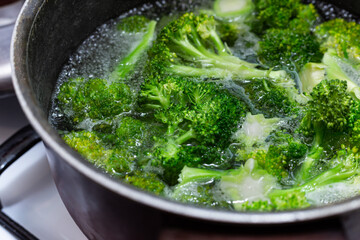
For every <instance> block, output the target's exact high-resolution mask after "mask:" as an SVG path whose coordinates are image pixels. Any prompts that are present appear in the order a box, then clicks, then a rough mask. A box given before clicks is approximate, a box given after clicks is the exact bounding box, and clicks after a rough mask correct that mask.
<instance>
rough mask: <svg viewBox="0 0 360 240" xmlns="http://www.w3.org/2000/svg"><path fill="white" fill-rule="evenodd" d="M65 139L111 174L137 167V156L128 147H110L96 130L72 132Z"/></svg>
mask: <svg viewBox="0 0 360 240" xmlns="http://www.w3.org/2000/svg"><path fill="white" fill-rule="evenodd" d="M63 139H64V141H65V142H66V143H67V144H68V145H69V146H70V147H72V148H73V149H75V150H76V151H77V152H79V154H80V155H82V156H83V157H84V158H85V159H87V160H88V161H89V162H91V163H93V164H95V165H96V166H98V167H100V168H102V169H104V170H105V171H107V172H108V173H110V174H115V175H124V174H127V173H130V172H132V171H133V170H134V169H135V165H136V162H135V161H136V157H135V156H134V155H133V154H131V153H130V152H129V151H127V150H126V149H110V148H108V147H107V146H106V144H105V143H104V142H103V141H102V140H101V138H100V137H99V136H98V135H97V134H96V133H95V132H88V131H79V132H70V133H68V134H65V135H64V136H63Z"/></svg>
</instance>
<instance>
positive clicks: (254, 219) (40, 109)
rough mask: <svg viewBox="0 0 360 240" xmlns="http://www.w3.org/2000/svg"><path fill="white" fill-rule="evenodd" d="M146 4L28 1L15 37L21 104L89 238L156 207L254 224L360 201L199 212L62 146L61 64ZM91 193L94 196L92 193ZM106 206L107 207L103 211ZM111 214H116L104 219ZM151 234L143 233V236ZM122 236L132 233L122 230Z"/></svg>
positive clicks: (137, 0)
mask: <svg viewBox="0 0 360 240" xmlns="http://www.w3.org/2000/svg"><path fill="white" fill-rule="evenodd" d="M144 2H146V1H141V0H132V1H119V0H102V1H97V0H77V1H71V0H63V1H58V0H54V1H45V0H44V1H40V0H29V1H27V2H26V4H25V8H24V10H23V12H22V14H21V16H20V18H19V20H18V26H17V29H16V35H14V39H13V41H14V43H13V49H12V55H13V56H12V58H13V63H12V64H13V69H14V76H13V78H14V79H15V80H14V83H15V89H16V92H17V95H18V97H19V100H20V103H21V105H22V107H23V109H24V111H25V113H26V115H27V116H28V118H29V119H30V121H31V123H32V124H33V126H34V127H35V129H36V130H37V131H38V132H39V134H40V135H41V137H42V138H43V140H44V142H45V143H46V144H47V146H48V147H49V149H50V150H49V159H50V164H51V167H52V170H53V172H54V177H55V180H56V183H57V187H58V189H59V192H60V194H61V196H62V198H63V200H64V202H65V205H66V206H67V208H68V210H69V212H70V214H71V215H72V216H73V217H74V219H75V221H76V222H77V223H78V224H79V226H80V227H81V229H82V230H84V232H85V233H86V234H87V236H88V237H89V238H94V239H95V238H96V239H100V238H103V239H113V238H114V236H116V235H111V234H110V235H109V234H108V235H107V232H109V229H111V231H113V232H114V233H116V231H117V230H116V229H118V230H119V232H121V231H122V232H123V231H124V228H121V227H119V226H122V224H123V222H121V221H117V220H116V217H117V216H119V215H121V216H122V217H123V216H132V215H134V214H135V213H140V214H142V213H143V215H142V216H144V219H142V220H141V219H140V218H136V217H135V218H134V217H133V218H131V221H133V222H137V221H140V222H143V223H145V222H146V221H149V218H150V219H151V218H152V217H155V216H156V213H155V212H154V211H153V209H152V208H151V207H155V208H158V209H162V210H165V211H168V212H173V213H176V214H180V215H184V216H190V217H195V218H199V219H208V220H212V221H220V222H229V223H253V224H254V223H283V222H296V221H303V220H310V219H316V218H320V217H325V216H330V215H335V214H339V213H343V212H345V211H351V210H353V209H356V208H359V207H360V199H356V201H355V200H354V201H352V202H344V203H341V204H339V205H334V206H329V207H325V208H318V209H310V210H304V211H296V212H285V213H277V214H271V213H270V214H237V213H224V212H219V211H212V210H204V209H202V210H199V209H197V208H193V207H186V206H183V205H181V204H176V203H169V202H167V201H165V200H159V199H158V198H156V197H152V196H149V195H148V194H145V193H140V192H137V191H136V190H133V189H130V188H128V187H126V186H122V184H119V183H117V182H115V181H113V180H111V179H110V180H109V179H108V177H106V176H103V174H102V173H100V172H98V171H97V170H96V169H95V168H94V167H92V166H90V164H88V163H87V162H86V161H84V160H83V159H81V158H80V157H79V155H77V154H76V153H75V152H74V151H72V150H70V148H69V147H67V146H65V144H64V143H63V142H62V141H61V139H60V138H59V136H58V135H57V133H56V132H55V131H54V130H53V129H52V128H51V127H50V125H49V124H48V123H47V114H48V109H49V105H50V99H51V95H52V91H53V89H54V86H55V83H56V80H57V78H58V74H59V73H60V71H61V69H62V66H63V65H64V64H65V63H66V62H67V60H68V58H69V56H70V55H71V53H73V52H74V50H75V49H76V48H77V47H78V45H79V44H80V43H81V42H82V41H83V40H85V39H86V38H87V37H88V36H89V35H90V34H91V33H92V32H93V31H94V30H95V29H96V27H97V26H99V25H100V24H102V23H104V22H106V21H107V20H109V19H111V18H114V17H116V16H118V15H120V14H121V13H122V12H125V11H127V10H128V9H132V8H134V7H137V6H141V4H142V3H144ZM335 3H336V4H338V5H339V6H341V7H343V8H347V9H349V10H351V11H352V12H355V13H356V12H358V13H359V14H360V5H359V4H358V1H356V0H353V1H336V2H335ZM35 16H36V17H35ZM64 159H65V160H64ZM90 179H91V180H90ZM101 179H106V182H107V183H111V184H110V186H108V185H106V184H103V183H100V182H101V181H100V180H101ZM104 186H105V187H104ZM119 189H120V190H119ZM124 189H125V190H124ZM126 189H130V190H126ZM127 191H129V195H127V194H125V193H127ZM91 195H93V196H96V197H94V198H91V197H90V198H89V196H91ZM124 196H125V198H124ZM139 196H140V197H139ZM78 199H80V200H78ZM124 199H125V200H124ZM134 199H136V201H137V202H140V203H145V204H146V205H149V206H151V207H143V205H142V204H137V203H136V204H135V205H132V204H131V203H133V201H132V200H134ZM147 200H150V201H147ZM117 203H118V204H117ZM86 204H88V205H86ZM84 205H86V207H85V206H84ZM114 205H121V207H122V208H121V207H120V208H117V209H114V208H113V206H114ZM106 206H107V207H106ZM109 206H111V207H109ZM79 209H80V210H79ZM103 209H106V210H105V211H103ZM91 211H93V212H91ZM102 213H103V215H102ZM106 216H111V217H110V218H108V220H105V219H106ZM150 221H151V220H150ZM149 226H150V225H149ZM142 229H145V228H142ZM135 232H136V230H135ZM133 233H134V232H133ZM129 234H130V233H129ZM138 234H139V238H138V237H136V238H133V239H140V236H142V237H144V236H146V234H147V233H146V231H143V232H141V233H138ZM117 236H119V235H117ZM149 238H150V237H149ZM149 238H146V237H144V239H149ZM123 239H130V238H129V237H128V236H125V235H124V237H123Z"/></svg>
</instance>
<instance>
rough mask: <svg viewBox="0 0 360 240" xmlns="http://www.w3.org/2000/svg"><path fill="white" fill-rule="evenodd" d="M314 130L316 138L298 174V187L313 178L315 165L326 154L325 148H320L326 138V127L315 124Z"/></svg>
mask: <svg viewBox="0 0 360 240" xmlns="http://www.w3.org/2000/svg"><path fill="white" fill-rule="evenodd" d="M314 129H315V137H314V142H313V145H312V147H311V149H310V152H309V154H308V155H307V156H306V158H305V160H304V162H303V163H302V164H301V168H300V170H299V171H298V173H297V174H296V182H297V184H298V185H299V184H302V183H304V182H306V181H307V180H308V179H309V178H310V177H311V176H312V174H311V169H312V168H313V166H314V164H315V163H316V162H317V161H318V160H320V158H321V155H322V154H323V152H324V148H322V147H321V146H320V145H321V143H322V141H323V137H324V132H325V130H324V126H323V125H322V124H321V123H318V124H315V127H314Z"/></svg>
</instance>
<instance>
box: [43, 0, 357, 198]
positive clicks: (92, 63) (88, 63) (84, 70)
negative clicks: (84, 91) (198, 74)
mask: <svg viewBox="0 0 360 240" xmlns="http://www.w3.org/2000/svg"><path fill="white" fill-rule="evenodd" d="M307 2H312V3H314V5H315V6H316V7H317V8H318V10H319V12H320V14H321V16H322V17H323V19H324V20H329V19H332V18H335V17H343V18H345V19H347V20H353V19H355V16H354V15H352V14H350V13H349V12H347V11H345V10H341V9H339V8H336V7H334V6H333V5H331V4H327V3H323V2H321V1H307ZM210 6H211V1H208V0H195V1H192V0H187V1H179V2H177V1H173V2H172V1H158V2H155V3H154V4H146V5H143V6H141V7H139V8H135V9H132V10H130V11H129V12H127V13H124V14H122V15H121V16H119V17H118V18H116V19H113V20H110V21H108V22H107V23H105V24H103V25H101V26H99V27H98V28H97V30H96V31H95V32H94V33H93V34H92V35H91V36H89V37H88V38H87V39H86V40H85V41H84V42H83V43H82V44H81V45H80V46H79V48H78V49H77V51H76V52H75V53H74V54H73V55H72V56H70V58H69V61H68V63H67V64H66V65H65V66H64V68H63V70H62V72H61V73H60V75H59V79H58V84H57V87H56V90H55V91H54V95H53V96H54V97H53V104H52V106H53V107H52V109H51V111H50V114H49V122H50V123H51V124H52V125H53V126H54V127H55V128H56V129H58V130H59V131H65V132H66V131H68V130H71V126H70V125H69V123H68V122H67V120H66V118H65V117H64V114H63V113H62V112H61V111H60V110H59V108H58V106H57V103H56V100H55V99H56V95H57V94H58V92H59V87H60V86H61V84H62V83H63V82H65V81H68V80H69V79H70V78H77V77H82V78H85V79H91V78H102V79H109V75H110V74H111V72H112V71H113V70H114V69H115V67H116V66H117V65H118V63H119V61H120V60H121V59H122V58H123V57H124V56H126V54H127V53H128V52H129V50H130V49H131V48H132V47H134V46H135V45H136V44H135V43H136V42H138V41H139V40H140V39H141V38H142V34H141V33H137V34H129V33H124V32H121V31H118V30H117V24H118V22H119V21H121V19H123V18H124V17H127V16H129V15H137V14H141V15H144V16H146V17H148V18H150V19H154V20H157V21H158V27H159V29H160V28H161V26H164V25H166V23H168V22H169V21H170V20H171V19H172V18H173V16H176V15H177V14H178V13H179V12H185V11H192V10H194V9H198V8H209V7H210ZM165 15H166V16H167V17H164V16H165ZM258 40H259V39H258V38H257V37H256V36H255V35H253V34H249V33H248V34H246V35H244V36H242V38H240V39H239V40H238V41H237V42H236V43H235V45H234V47H233V48H232V49H231V50H232V51H233V53H234V55H235V56H237V57H240V58H242V59H246V60H247V61H250V62H257V59H256V50H257V47H258V45H257V42H258ZM145 62H146V57H145V58H143V59H142V61H141V62H140V64H139V65H138V66H137V68H136V69H135V74H134V76H135V77H133V78H132V79H131V83H130V87H131V88H132V90H133V91H135V92H136V91H138V89H139V85H140V84H141V82H142V80H143V79H142V77H141V69H142V67H143V65H144V63H145ZM222 85H223V87H224V88H226V89H228V90H229V91H230V92H231V93H232V94H234V95H236V96H237V97H238V98H239V99H241V100H242V101H243V102H245V103H247V106H248V107H249V109H250V110H251V112H252V113H253V114H256V113H259V111H258V110H257V109H256V108H255V107H254V106H253V104H252V103H251V101H250V99H249V97H248V96H247V95H246V94H245V91H244V88H243V87H242V86H240V85H238V84H236V83H234V82H233V81H231V80H230V79H229V80H228V81H224V82H223V84H222ZM285 122H286V121H285ZM82 124H83V125H82V128H83V129H88V130H90V129H91V128H92V126H93V125H94V124H96V123H94V121H87V120H85V121H84V122H82ZM284 127H285V128H286V126H284ZM226 154H228V155H229V156H228V157H231V155H232V152H231V151H230V150H229V151H227V153H226ZM288 183H289V184H291V183H292V182H291V181H290V182H288ZM196 187H197V186H193V188H194V189H196ZM344 187H345V186H344V185H334V186H333V187H328V188H327V189H322V190H321V191H319V192H317V193H312V194H310V195H309V196H308V197H309V198H310V199H312V201H313V203H314V204H315V205H321V204H324V203H331V202H334V201H337V200H339V199H340V198H341V197H339V195H341V194H339V189H343V188H344ZM219 189H220V188H219V186H215V187H214V190H213V193H214V195H215V197H214V198H215V199H217V200H221V201H224V200H226V197H225V196H224V194H223V192H222V191H221V190H219ZM329 192H332V193H333V194H328V193H329ZM346 193H347V196H346V197H351V196H354V195H357V194H358V191H357V190H356V189H354V188H352V189H349V190H348V191H346ZM341 199H342V198H341Z"/></svg>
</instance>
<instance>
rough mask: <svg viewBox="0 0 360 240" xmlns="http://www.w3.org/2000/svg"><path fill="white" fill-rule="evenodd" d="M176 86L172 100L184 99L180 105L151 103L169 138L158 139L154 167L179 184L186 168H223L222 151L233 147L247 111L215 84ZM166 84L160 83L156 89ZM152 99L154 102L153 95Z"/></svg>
mask: <svg viewBox="0 0 360 240" xmlns="http://www.w3.org/2000/svg"><path fill="white" fill-rule="evenodd" d="M145 84H146V83H145ZM167 84H169V82H168V81H166V85H167ZM174 84H176V85H177V88H176V89H178V91H177V92H176V94H174V95H173V99H182V100H181V101H179V102H178V104H170V106H168V104H167V102H168V101H167V100H166V101H158V100H156V101H155V102H154V103H153V104H150V106H156V107H155V109H154V110H155V112H154V117H155V119H156V120H157V121H159V122H160V123H163V124H165V125H166V126H167V132H166V135H165V136H164V137H161V138H157V139H156V140H155V142H156V143H155V147H154V153H153V155H154V159H153V161H152V165H153V166H160V167H162V168H164V169H165V171H164V176H165V179H166V180H165V181H166V182H169V184H174V183H176V178H177V175H178V174H179V172H180V170H181V169H182V168H183V166H184V165H188V166H199V165H201V164H208V165H211V164H214V165H216V166H217V165H222V164H220V163H219V162H221V155H222V149H225V148H226V147H227V146H228V145H229V144H230V137H231V135H232V134H233V132H234V131H235V129H236V127H237V126H238V124H239V123H240V121H241V119H242V118H243V117H244V115H245V112H246V108H245V106H244V104H243V103H242V102H241V101H239V99H237V98H236V97H234V96H233V95H231V94H230V93H229V92H228V91H227V90H226V89H221V87H220V86H218V85H217V84H216V83H211V82H193V81H190V80H186V79H183V80H182V81H181V82H175V83H174ZM166 85H161V82H160V83H159V84H158V86H157V87H156V88H157V89H159V88H166ZM149 88H150V87H146V89H149ZM147 91H148V90H147ZM164 91H166V90H164ZM164 91H163V90H161V91H157V92H164ZM144 96H149V95H148V94H144ZM169 96H170V95H169ZM150 99H151V100H153V101H154V100H155V98H154V97H153V95H151V96H150ZM156 99H158V98H156ZM161 102H166V104H165V105H164V104H162V103H161ZM156 103H157V104H156ZM145 105H146V106H147V107H148V108H149V107H150V106H149V105H147V104H146V103H145ZM170 182H171V183H170Z"/></svg>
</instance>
